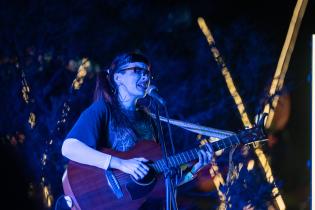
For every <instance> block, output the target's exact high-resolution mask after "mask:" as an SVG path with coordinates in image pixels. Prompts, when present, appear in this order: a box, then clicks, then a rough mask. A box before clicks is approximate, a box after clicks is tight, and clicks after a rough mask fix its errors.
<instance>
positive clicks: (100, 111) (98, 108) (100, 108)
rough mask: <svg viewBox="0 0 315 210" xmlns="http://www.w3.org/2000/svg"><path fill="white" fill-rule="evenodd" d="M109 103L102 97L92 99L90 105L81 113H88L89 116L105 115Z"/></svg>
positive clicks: (108, 108) (107, 111)
mask: <svg viewBox="0 0 315 210" xmlns="http://www.w3.org/2000/svg"><path fill="white" fill-rule="evenodd" d="M109 110H110V105H109V104H108V103H107V102H105V100H104V99H98V100H96V101H94V102H93V103H92V104H90V106H88V107H87V108H86V109H85V110H84V111H83V113H82V114H83V115H89V116H90V117H93V116H95V117H96V116H100V117H101V116H107V115H108V113H109V112H110V111H109Z"/></svg>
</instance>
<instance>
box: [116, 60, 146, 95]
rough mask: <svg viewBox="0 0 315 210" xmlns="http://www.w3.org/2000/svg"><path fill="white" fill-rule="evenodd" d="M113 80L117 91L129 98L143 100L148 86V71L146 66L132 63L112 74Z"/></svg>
mask: <svg viewBox="0 0 315 210" xmlns="http://www.w3.org/2000/svg"><path fill="white" fill-rule="evenodd" d="M114 80H115V82H116V84H117V87H118V90H119V91H120V92H122V91H123V92H124V93H123V94H121V93H120V94H121V95H126V94H128V96H129V97H131V98H135V99H138V98H143V97H144V96H145V95H146V90H147V88H148V86H149V85H150V71H149V69H148V66H147V65H146V64H144V63H142V62H134V63H130V64H127V65H124V66H123V68H121V70H118V71H117V73H115V74H114Z"/></svg>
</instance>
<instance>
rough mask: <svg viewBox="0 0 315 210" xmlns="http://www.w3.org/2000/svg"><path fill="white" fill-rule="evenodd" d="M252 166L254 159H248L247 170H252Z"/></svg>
mask: <svg viewBox="0 0 315 210" xmlns="http://www.w3.org/2000/svg"><path fill="white" fill-rule="evenodd" d="M254 166H255V161H254V160H250V161H248V164H247V171H251V170H253V168H254Z"/></svg>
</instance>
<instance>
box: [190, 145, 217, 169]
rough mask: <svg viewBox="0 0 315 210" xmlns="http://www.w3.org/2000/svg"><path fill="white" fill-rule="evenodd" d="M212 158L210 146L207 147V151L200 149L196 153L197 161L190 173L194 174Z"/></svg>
mask: <svg viewBox="0 0 315 210" xmlns="http://www.w3.org/2000/svg"><path fill="white" fill-rule="evenodd" d="M212 157H213V150H212V148H211V146H210V145H207V151H205V150H203V149H201V150H199V151H198V158H199V161H198V162H197V163H196V164H195V165H194V166H193V167H192V169H191V172H192V173H193V174H196V173H197V172H198V171H199V170H200V169H201V168H203V167H204V166H206V165H208V164H209V163H210V162H211V160H212Z"/></svg>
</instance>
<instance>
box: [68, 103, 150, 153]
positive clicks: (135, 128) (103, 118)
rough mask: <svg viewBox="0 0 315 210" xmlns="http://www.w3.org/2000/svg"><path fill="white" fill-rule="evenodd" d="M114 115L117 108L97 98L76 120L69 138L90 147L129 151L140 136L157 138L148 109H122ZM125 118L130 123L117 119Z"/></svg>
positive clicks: (148, 138) (144, 138)
mask: <svg viewBox="0 0 315 210" xmlns="http://www.w3.org/2000/svg"><path fill="white" fill-rule="evenodd" d="M118 114H119V115H118V116H117V117H114V116H113V108H112V107H111V106H110V105H109V104H108V103H106V102H105V101H104V100H103V99H100V100H97V101H95V102H93V103H92V104H91V105H90V106H89V107H88V108H87V109H85V110H84V111H83V112H82V114H81V115H80V117H79V119H78V120H77V121H76V123H75V124H74V126H73V127H72V129H71V130H70V132H69V133H68V135H67V137H66V138H75V139H77V140H79V141H82V142H83V143H85V144H87V145H88V146H90V147H93V148H95V149H99V148H102V147H107V148H112V149H114V150H116V151H128V150H130V149H131V148H132V147H133V146H134V145H135V144H136V143H137V142H138V141H140V140H155V137H154V136H155V135H154V127H153V123H152V119H151V118H150V116H149V115H148V114H147V113H146V112H145V111H144V110H141V109H140V110H137V111H128V110H120V112H119V113H118ZM119 120H125V121H127V123H124V124H123V125H127V126H121V125H122V124H120V123H117V121H119Z"/></svg>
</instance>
